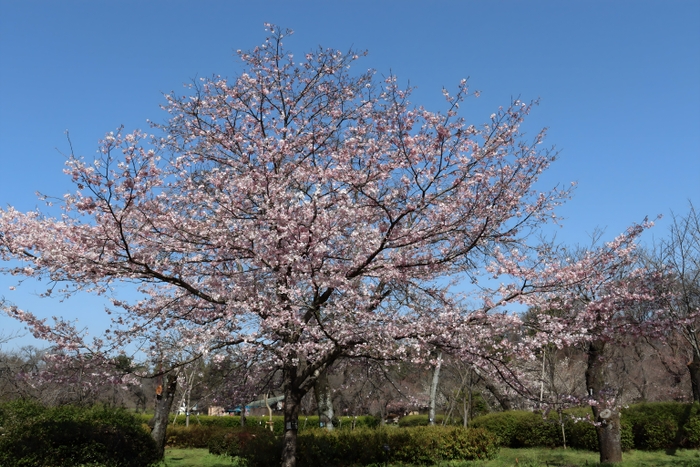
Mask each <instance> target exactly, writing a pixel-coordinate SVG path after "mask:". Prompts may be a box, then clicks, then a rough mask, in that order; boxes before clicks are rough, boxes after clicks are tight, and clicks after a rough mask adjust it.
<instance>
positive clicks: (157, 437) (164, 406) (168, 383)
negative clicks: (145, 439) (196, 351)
mask: <svg viewBox="0 0 700 467" xmlns="http://www.w3.org/2000/svg"><path fill="white" fill-rule="evenodd" d="M176 390H177V374H176V373H168V374H166V375H165V377H164V381H163V385H162V386H160V394H158V392H156V410H155V414H154V415H153V418H152V419H151V421H152V425H153V430H152V431H151V437H152V438H153V440H154V441H155V442H156V448H157V449H158V452H159V454H160V458H161V459H162V458H163V456H164V455H165V436H166V429H167V427H168V415H170V409H171V408H172V406H173V401H174V400H175V391H176ZM156 391H158V390H156Z"/></svg>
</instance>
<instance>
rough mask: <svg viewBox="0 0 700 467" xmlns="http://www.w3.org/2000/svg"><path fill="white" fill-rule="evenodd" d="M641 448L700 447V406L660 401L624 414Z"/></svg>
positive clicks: (634, 406)
mask: <svg viewBox="0 0 700 467" xmlns="http://www.w3.org/2000/svg"><path fill="white" fill-rule="evenodd" d="M622 417H623V420H624V421H626V422H627V423H628V424H629V425H631V427H632V433H633V437H634V446H635V448H637V449H647V450H657V449H673V448H677V447H681V448H688V449H694V448H700V404H697V403H695V404H682V403H679V402H656V403H644V404H635V405H633V406H630V407H629V408H627V409H625V410H623V411H622Z"/></svg>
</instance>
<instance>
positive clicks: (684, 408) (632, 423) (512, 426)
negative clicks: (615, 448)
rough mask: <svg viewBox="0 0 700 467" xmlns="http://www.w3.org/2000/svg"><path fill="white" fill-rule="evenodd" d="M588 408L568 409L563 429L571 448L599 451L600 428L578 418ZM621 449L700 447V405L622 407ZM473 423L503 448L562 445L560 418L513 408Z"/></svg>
mask: <svg viewBox="0 0 700 467" xmlns="http://www.w3.org/2000/svg"><path fill="white" fill-rule="evenodd" d="M590 413H591V412H590V409H589V408H579V409H572V410H567V411H564V414H563V420H564V431H565V434H566V442H567V445H568V446H571V447H574V448H578V449H587V450H591V451H597V450H598V441H597V436H596V432H595V428H594V427H593V425H591V424H590V423H588V422H585V421H578V420H580V419H581V418H584V417H586V416H587V415H590ZM621 425H622V432H621V438H622V440H621V441H622V448H623V450H629V449H642V450H658V449H672V448H679V447H680V448H688V449H695V448H700V404H681V403H676V402H664V403H647V404H636V405H633V406H630V407H629V408H627V409H625V410H623V411H622V420H621ZM470 426H473V427H479V428H485V429H487V430H489V431H491V432H492V433H494V434H496V435H497V436H498V438H499V444H500V445H501V446H507V447H513V448H520V447H557V446H562V445H563V441H564V439H563V436H562V431H561V425H560V423H559V416H558V414H556V413H550V414H549V416H548V417H543V416H542V415H541V414H537V413H532V412H524V411H509V412H498V413H491V414H487V415H483V416H481V417H478V418H475V419H474V420H473V421H472V423H471V424H470Z"/></svg>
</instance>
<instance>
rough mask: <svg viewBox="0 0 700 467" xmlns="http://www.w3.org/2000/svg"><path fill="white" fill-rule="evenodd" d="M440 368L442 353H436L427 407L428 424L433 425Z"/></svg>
mask: <svg viewBox="0 0 700 467" xmlns="http://www.w3.org/2000/svg"><path fill="white" fill-rule="evenodd" d="M441 366H442V352H438V356H437V364H436V365H435V369H434V370H433V380H432V382H431V384H430V402H429V405H428V423H429V424H431V425H435V403H436V399H437V387H438V383H440V367H441Z"/></svg>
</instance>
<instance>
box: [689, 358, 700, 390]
mask: <svg viewBox="0 0 700 467" xmlns="http://www.w3.org/2000/svg"><path fill="white" fill-rule="evenodd" d="M688 371H689V372H690V384H691V386H692V387H693V401H694V402H700V353H698V352H697V351H696V350H695V349H693V359H692V360H691V361H690V363H688Z"/></svg>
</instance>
